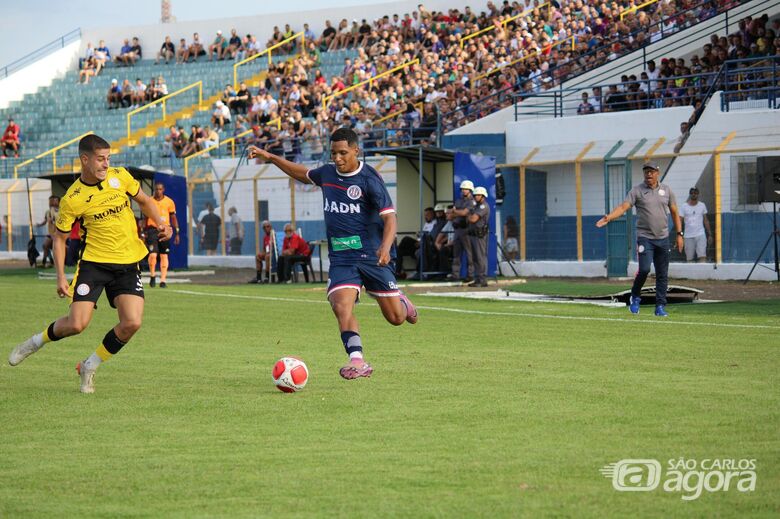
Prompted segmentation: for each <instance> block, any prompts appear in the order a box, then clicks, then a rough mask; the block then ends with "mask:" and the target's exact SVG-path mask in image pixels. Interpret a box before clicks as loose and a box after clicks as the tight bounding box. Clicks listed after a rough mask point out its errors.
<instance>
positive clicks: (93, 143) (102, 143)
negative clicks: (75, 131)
mask: <svg viewBox="0 0 780 519" xmlns="http://www.w3.org/2000/svg"><path fill="white" fill-rule="evenodd" d="M110 149H111V145H110V144H109V143H108V141H106V140H105V139H104V138H102V137H98V136H97V135H95V134H94V133H93V134H91V135H87V136H86V137H82V139H81V140H80V141H79V155H84V154H85V153H95V152H96V151H97V150H110Z"/></svg>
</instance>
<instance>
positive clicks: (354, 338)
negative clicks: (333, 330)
mask: <svg viewBox="0 0 780 519" xmlns="http://www.w3.org/2000/svg"><path fill="white" fill-rule="evenodd" d="M341 342H342V343H344V349H345V350H346V351H347V355H350V356H351V355H352V354H353V353H361V354H362V353H363V343H362V342H361V341H360V335H359V334H358V333H357V332H353V331H349V330H347V331H346V332H341Z"/></svg>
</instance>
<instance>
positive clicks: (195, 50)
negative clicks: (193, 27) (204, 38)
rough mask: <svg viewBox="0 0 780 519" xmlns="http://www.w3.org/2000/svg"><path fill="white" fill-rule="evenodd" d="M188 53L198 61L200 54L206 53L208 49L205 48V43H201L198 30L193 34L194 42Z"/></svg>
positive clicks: (193, 59)
mask: <svg viewBox="0 0 780 519" xmlns="http://www.w3.org/2000/svg"><path fill="white" fill-rule="evenodd" d="M188 54H189V56H188V57H190V58H192V61H198V58H199V57H200V56H205V55H206V50H205V49H204V48H203V43H201V41H200V35H199V34H198V33H197V32H196V33H193V34H192V43H191V44H190V49H189V53H188Z"/></svg>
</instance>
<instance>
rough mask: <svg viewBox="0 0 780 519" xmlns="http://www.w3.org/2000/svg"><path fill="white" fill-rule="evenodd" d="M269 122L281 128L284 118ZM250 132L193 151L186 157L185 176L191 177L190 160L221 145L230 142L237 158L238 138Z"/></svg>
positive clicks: (232, 153)
mask: <svg viewBox="0 0 780 519" xmlns="http://www.w3.org/2000/svg"><path fill="white" fill-rule="evenodd" d="M267 124H268V125H272V124H275V125H276V127H277V128H280V127H281V125H282V120H281V119H280V118H278V117H277V118H276V119H274V120H272V121H268V123H267ZM250 133H252V129H251V128H250V129H249V130H245V131H243V132H241V133H239V134H238V135H235V136H233V137H230V138H228V139H225V140H224V141H220V142H219V144H215V145H213V146H210V147H208V148H204V149H202V150H200V151H197V152H195V153H193V154H192V155H187V156H186V157H184V178H187V179H188V178H190V160H192V159H194V158H195V157H200V156H201V155H205V154H206V153H208V152H210V151H212V150H216V149H217V148H219V147H221V146H226V145H228V144H230V156H231V157H232V158H235V157H236V139H240V138H241V137H246V136H247V135H249V134H250Z"/></svg>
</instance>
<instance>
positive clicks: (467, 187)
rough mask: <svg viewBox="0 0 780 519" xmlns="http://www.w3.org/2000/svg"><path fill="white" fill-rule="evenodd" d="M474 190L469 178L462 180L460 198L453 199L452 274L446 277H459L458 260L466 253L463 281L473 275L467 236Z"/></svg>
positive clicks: (472, 262) (470, 279)
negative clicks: (465, 268) (465, 273)
mask: <svg viewBox="0 0 780 519" xmlns="http://www.w3.org/2000/svg"><path fill="white" fill-rule="evenodd" d="M472 191H474V183H473V182H472V181H471V180H464V181H463V182H461V183H460V195H461V196H460V198H459V199H457V200H455V204H454V207H453V209H452V216H451V217H452V227H453V228H454V229H455V238H454V239H453V241H452V274H450V275H449V276H447V278H448V279H456V280H457V279H460V260H461V256H462V254H463V253H464V252H465V253H466V261H467V265H466V267H467V270H466V272H467V273H468V277H465V278H463V282H464V283H468V282H470V281H472V279H473V276H474V260H473V259H472V257H471V243H470V242H469V236H468V227H469V223H468V216H469V215H470V214H471V209H472V208H473V207H474V197H473V196H471V192H472Z"/></svg>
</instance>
